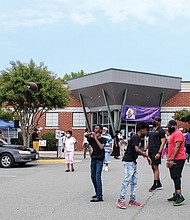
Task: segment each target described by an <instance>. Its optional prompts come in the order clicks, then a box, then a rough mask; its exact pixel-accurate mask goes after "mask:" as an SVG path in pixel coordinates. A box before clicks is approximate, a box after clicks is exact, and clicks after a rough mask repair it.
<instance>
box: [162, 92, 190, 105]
mask: <svg viewBox="0 0 190 220" xmlns="http://www.w3.org/2000/svg"><path fill="white" fill-rule="evenodd" d="M181 106H182V107H190V92H178V93H177V94H176V95H175V96H173V97H172V98H171V99H169V100H168V101H167V102H165V103H164V104H163V107H181Z"/></svg>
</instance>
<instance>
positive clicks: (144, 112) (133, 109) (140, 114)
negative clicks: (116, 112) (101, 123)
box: [122, 105, 160, 122]
mask: <svg viewBox="0 0 190 220" xmlns="http://www.w3.org/2000/svg"><path fill="white" fill-rule="evenodd" d="M159 115H160V107H150V106H143V107H141V106H133V105H125V106H124V107H123V112H122V120H127V121H144V122H151V121H152V118H153V117H159Z"/></svg>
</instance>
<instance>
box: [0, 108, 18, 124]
mask: <svg viewBox="0 0 190 220" xmlns="http://www.w3.org/2000/svg"><path fill="white" fill-rule="evenodd" d="M15 118H16V114H15V113H14V112H13V111H12V110H11V109H9V108H0V119H2V120H3V121H13V120H14V119H15Z"/></svg>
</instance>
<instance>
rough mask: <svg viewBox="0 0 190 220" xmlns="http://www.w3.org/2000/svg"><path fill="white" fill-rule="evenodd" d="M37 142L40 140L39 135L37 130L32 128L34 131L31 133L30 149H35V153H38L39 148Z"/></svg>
mask: <svg viewBox="0 0 190 220" xmlns="http://www.w3.org/2000/svg"><path fill="white" fill-rule="evenodd" d="M39 140H41V138H40V137H39V134H38V129H37V128H34V131H33V133H32V147H33V148H34V149H36V150H37V151H39V150H40V149H39V148H40V147H39Z"/></svg>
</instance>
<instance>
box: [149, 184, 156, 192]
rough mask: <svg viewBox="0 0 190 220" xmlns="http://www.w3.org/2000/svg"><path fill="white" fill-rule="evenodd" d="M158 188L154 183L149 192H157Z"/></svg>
mask: <svg viewBox="0 0 190 220" xmlns="http://www.w3.org/2000/svg"><path fill="white" fill-rule="evenodd" d="M156 190H157V187H156V184H154V185H153V186H152V187H151V188H150V189H149V192H156Z"/></svg>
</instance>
